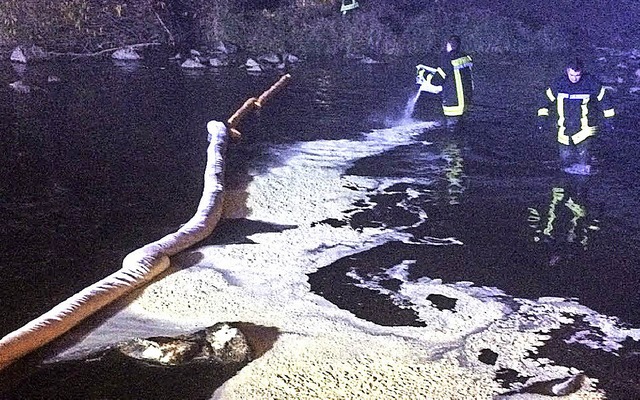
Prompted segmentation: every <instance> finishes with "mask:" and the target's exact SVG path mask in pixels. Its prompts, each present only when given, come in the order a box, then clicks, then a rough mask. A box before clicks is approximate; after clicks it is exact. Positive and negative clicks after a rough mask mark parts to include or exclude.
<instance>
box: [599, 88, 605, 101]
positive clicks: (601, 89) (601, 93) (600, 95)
mask: <svg viewBox="0 0 640 400" xmlns="http://www.w3.org/2000/svg"><path fill="white" fill-rule="evenodd" d="M605 93H606V90H605V88H604V87H601V88H600V93H598V101H602V99H604V94H605Z"/></svg>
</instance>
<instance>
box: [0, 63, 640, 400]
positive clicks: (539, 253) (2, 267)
mask: <svg viewBox="0 0 640 400" xmlns="http://www.w3.org/2000/svg"><path fill="white" fill-rule="evenodd" d="M477 59H479V61H477V65H476V70H475V72H476V95H475V98H474V100H475V105H474V108H473V110H472V114H471V117H470V118H469V121H467V124H466V125H465V127H464V129H463V130H462V132H461V133H460V134H459V135H457V136H452V134H450V133H447V132H445V131H443V130H439V129H433V130H425V131H424V132H422V133H421V134H420V135H419V136H418V137H416V138H415V140H414V141H412V142H411V143H409V144H403V145H400V146H397V147H395V148H393V149H391V150H389V151H386V152H384V153H382V154H379V155H375V156H370V157H364V158H361V159H359V160H357V161H356V162H355V163H354V164H353V165H352V167H351V168H350V169H349V170H348V171H347V173H348V174H350V175H358V176H364V177H370V178H372V179H374V180H377V181H378V182H379V183H380V184H379V186H378V187H376V188H375V190H371V191H370V193H368V194H367V196H368V198H367V200H368V201H367V202H366V203H365V202H363V203H360V204H354V205H353V207H352V209H351V210H345V217H344V219H343V220H341V221H324V223H329V224H348V225H350V226H352V227H353V228H354V229H363V228H367V227H374V228H384V227H386V228H390V229H396V230H398V231H401V232H403V233H407V234H409V235H410V236H411V237H412V238H413V239H412V242H410V243H406V242H402V243H401V242H391V243H386V244H384V245H381V246H379V247H376V248H374V249H372V250H369V251H366V252H363V253H361V254H358V255H356V256H351V257H349V258H346V259H344V260H340V261H338V262H336V263H334V264H332V265H330V266H327V267H325V268H322V269H320V270H319V271H318V272H317V273H315V274H313V275H311V276H310V278H309V279H310V283H311V286H312V290H314V291H316V292H317V293H321V294H323V295H324V296H325V297H326V298H327V299H328V300H330V301H332V302H333V303H335V304H336V305H338V306H340V307H343V308H345V309H349V310H351V311H352V312H353V313H355V314H356V315H358V316H360V317H362V318H365V319H368V320H371V321H373V322H376V323H378V324H382V325H414V324H416V325H419V324H420V323H421V322H420V321H419V319H418V318H417V316H416V314H415V313H414V312H413V311H412V309H411V308H410V307H403V299H402V297H401V296H400V295H399V291H398V288H399V286H400V285H401V284H402V283H404V282H415V281H417V280H420V279H441V280H442V281H443V282H451V283H455V282H473V284H474V285H475V287H483V288H486V293H487V294H486V295H487V296H496V293H501V294H500V296H501V297H504V299H505V300H504V301H505V302H506V303H509V298H510V297H518V298H528V299H536V298H538V297H561V298H572V299H575V300H576V301H577V302H579V303H581V304H583V305H585V306H587V307H589V308H591V309H593V310H594V311H595V312H597V313H600V314H602V315H606V316H611V317H616V318H618V319H619V322H616V323H615V324H614V325H616V326H618V327H620V326H628V327H631V328H638V327H639V326H640V297H639V296H640V295H639V293H640V279H639V276H640V275H639V273H638V265H640V262H639V261H640V260H639V255H638V254H639V253H638V248H639V246H640V242H639V240H638V239H640V218H639V217H640V215H639V213H640V211H639V210H640V207H638V200H637V199H638V196H637V190H636V189H635V187H636V182H637V180H638V178H640V176H638V175H639V173H638V170H637V168H636V167H635V165H636V163H637V160H636V158H637V157H636V155H637V154H638V153H639V152H640V149H639V148H638V147H639V146H640V144H638V143H637V141H636V140H635V138H636V136H637V134H638V128H637V126H638V122H640V121H638V117H637V110H638V105H640V99H638V98H636V97H634V96H633V95H630V94H626V93H628V89H629V87H628V85H630V84H624V85H618V86H617V87H616V89H617V90H618V91H617V92H616V106H617V108H618V110H619V114H620V118H619V124H618V130H617V132H616V133H615V135H613V136H609V137H605V138H604V139H603V140H602V141H601V142H600V143H599V144H600V146H599V148H598V151H597V152H596V156H597V158H598V165H597V168H598V173H597V174H596V175H594V176H592V177H588V178H584V177H581V178H576V177H571V176H567V175H565V174H563V173H560V172H559V169H558V167H557V162H556V161H557V160H556V159H557V157H556V149H555V145H554V143H553V135H552V134H547V135H546V136H540V135H539V134H538V133H536V132H535V130H534V129H533V127H534V120H533V115H534V112H535V111H534V110H535V103H536V101H535V98H534V92H535V91H541V90H542V89H543V82H542V81H541V80H540V79H539V77H540V76H549V77H551V76H553V75H554V74H555V72H556V70H555V69H554V64H552V63H549V64H548V65H546V64H538V63H536V64H534V63H532V61H531V60H532V58H527V59H526V62H525V60H524V59H523V60H516V59H513V58H511V59H508V60H507V59H505V60H500V59H495V60H483V59H482V58H481V57H477ZM539 59H542V60H544V58H539ZM616 62H617V61H616ZM627 62H628V63H633V62H634V61H632V60H627ZM415 63H416V62H415V60H410V61H407V62H406V63H398V64H394V65H373V66H372V65H367V66H365V65H352V66H350V67H346V66H344V65H340V66H338V65H314V66H302V67H301V68H299V69H298V70H294V71H291V72H292V75H293V80H292V84H291V86H290V87H289V88H288V89H287V90H286V95H283V96H281V97H279V98H278V99H277V100H276V101H274V102H273V103H272V104H270V105H268V106H267V108H266V109H265V110H264V111H263V112H262V114H261V115H260V116H259V117H256V118H252V119H251V120H249V121H247V123H246V124H244V125H243V126H242V127H241V130H242V132H243V133H244V136H243V138H242V140H241V141H239V142H238V143H236V144H234V145H232V147H231V148H230V150H229V155H228V157H229V160H228V162H227V165H228V168H229V171H228V175H229V184H230V185H232V186H234V187H241V186H242V185H244V184H245V183H246V182H247V181H248V180H249V179H250V176H249V175H248V171H249V170H250V168H255V166H256V165H259V166H261V167H262V168H268V167H269V166H272V165H275V163H277V162H278V159H277V158H273V159H272V157H273V152H269V151H268V149H270V148H272V147H273V146H274V145H287V144H292V143H294V142H298V141H310V142H313V141H318V140H333V139H351V140H357V139H358V138H360V137H361V134H362V133H363V132H368V131H370V130H371V129H373V128H380V127H388V126H392V125H397V124H400V123H402V122H403V121H404V122H406V120H407V116H408V115H409V114H411V111H412V110H413V111H415V112H414V115H416V114H419V115H420V116H423V117H425V116H426V118H431V117H433V118H435V117H436V116H437V112H434V111H433V109H427V110H425V109H424V108H425V107H427V108H429V107H432V105H433V102H432V101H424V99H418V98H417V96H416V95H415V93H416V90H417V88H416V87H415V85H414V83H413V82H414V76H413V74H414V71H415V68H414V66H415ZM614 65H615V64H614ZM598 66H599V67H600V68H601V72H607V73H611V68H608V67H607V65H598ZM632 67H633V65H632ZM620 73H622V72H620ZM21 74H23V75H22V76H23V77H24V78H25V79H26V80H29V81H30V82H31V83H32V86H34V87H38V89H35V90H33V91H32V92H31V93H30V94H26V95H25V94H18V93H14V92H12V91H11V90H10V89H9V88H8V87H7V85H3V86H2V88H1V89H0V111H1V112H2V121H1V122H0V129H1V130H2V141H1V143H2V148H1V149H0V150H1V152H0V163H1V168H2V171H3V177H2V183H1V186H0V194H1V197H0V210H1V212H2V215H3V225H2V227H1V228H0V239H1V240H0V243H1V244H0V246H2V247H1V248H0V250H1V254H2V263H1V264H0V276H1V278H0V279H2V283H3V292H2V294H0V308H1V311H2V313H0V329H1V330H2V332H0V333H1V334H2V335H4V334H6V333H8V332H10V331H11V330H13V329H16V328H18V327H19V326H21V325H22V324H24V323H25V322H27V321H28V320H30V319H32V318H34V317H36V316H38V315H40V314H41V313H43V312H44V311H46V310H48V309H49V308H51V307H52V306H53V305H55V304H57V303H58V302H59V301H61V300H63V299H64V298H66V297H68V296H70V295H71V294H73V293H75V292H76V291H78V290H80V289H81V288H83V287H85V286H86V285H88V284H90V283H93V282H95V281H96V280H98V279H100V278H102V277H104V276H105V275H107V274H109V273H110V272H112V271H113V270H115V269H117V268H119V264H120V261H121V260H122V258H123V257H124V256H125V255H126V254H127V253H129V252H130V251H131V250H133V249H135V248H138V247H140V246H141V245H143V244H146V243H148V242H150V241H153V240H155V239H157V238H159V237H161V236H162V235H164V234H166V233H169V232H172V231H174V230H175V229H176V227H178V226H179V225H180V224H181V223H183V222H185V221H186V220H187V219H188V218H189V217H190V216H191V215H192V213H193V211H194V209H195V205H196V204H197V201H198V199H199V196H200V190H201V184H202V181H201V179H202V178H201V175H202V171H203V168H204V161H205V159H204V157H205V151H204V149H205V148H206V145H207V143H206V132H205V129H204V127H205V124H206V122H207V121H208V120H210V119H217V120H224V119H226V117H228V116H229V115H230V114H231V113H232V112H233V111H234V110H235V109H236V108H237V107H238V106H239V105H240V104H242V103H243V102H244V100H245V99H246V98H247V97H249V96H253V95H255V94H258V93H259V92H261V91H262V90H264V89H265V88H266V87H268V86H269V85H270V84H271V83H273V82H274V81H275V80H276V79H277V77H276V76H275V75H267V76H248V75H246V74H245V73H244V72H242V71H240V70H236V69H229V70H222V71H218V72H214V71H212V70H207V71H205V72H197V73H192V72H185V71H180V70H179V69H178V68H177V67H176V66H175V65H172V64H167V63H164V62H160V63H157V64H156V63H152V62H149V63H146V64H143V65H141V66H139V67H137V68H131V67H127V68H122V67H116V66H113V65H112V64H111V63H110V62H105V63H95V62H90V63H79V64H73V65H67V64H60V65H52V64H42V65H37V66H34V67H32V68H30V69H29V70H27V71H26V72H21V71H18V70H14V69H13V67H12V66H11V65H9V64H3V65H1V67H0V78H2V81H3V82H6V83H9V82H12V81H14V80H17V79H18V78H19V77H20V76H21ZM50 75H56V76H58V77H60V82H58V83H47V82H46V81H47V79H46V78H47V77H48V76H50ZM372 76H375V77H376V79H371V77H372ZM625 85H626V86H625ZM407 99H410V100H409V102H407ZM359 190H362V188H360V189H359ZM347 211H348V212H347ZM225 232H226V233H225ZM225 234H227V235H229V237H232V236H233V235H234V234H237V233H236V232H233V230H229V231H225V230H222V231H220V233H219V234H218V238H217V239H216V240H224V239H223V238H221V237H220V235H222V236H224V235H225ZM447 238H455V241H447V240H445V239H447ZM399 271H400V272H402V273H399ZM429 300H430V301H432V302H433V303H434V306H437V307H441V308H443V309H447V307H449V308H451V303H450V301H451V299H446V298H432V299H429ZM581 324H584V325H585V326H582V325H581ZM578 325H579V326H578ZM578 329H583V330H586V331H588V332H590V333H591V334H592V335H593V337H594V338H593V342H594V343H596V344H597V346H596V347H599V348H600V350H589V349H587V346H585V345H580V344H576V345H574V346H573V347H569V348H567V347H562V346H560V345H559V344H558V343H562V340H560V339H567V338H570V337H572V336H571V335H572V334H573V333H575V331H576V330H578ZM600 334H601V333H600V332H597V330H595V329H594V328H593V327H592V326H589V324H587V323H586V322H584V321H578V322H577V323H576V326H575V327H569V328H567V332H559V333H558V336H559V339H558V342H554V343H553V345H549V346H548V348H545V349H544V350H542V352H545V351H548V352H549V357H550V358H554V357H555V358H554V359H556V360H558V362H559V363H560V362H561V360H562V359H563V358H565V357H568V358H570V359H571V363H574V364H578V365H583V366H581V368H583V369H585V370H587V371H588V372H589V373H590V374H592V375H593V376H597V377H598V378H600V379H601V380H602V381H603V382H604V383H603V384H604V385H609V386H608V387H607V388H608V389H611V388H612V387H613V388H614V389H616V390H618V392H616V393H625V390H626V391H629V390H631V389H630V388H633V387H635V388H637V387H638V381H637V378H636V377H637V374H636V372H638V371H640V361H639V358H638V350H637V349H638V345H637V342H634V341H633V340H631V339H627V342H626V343H625V344H624V346H623V347H621V348H620V349H618V351H617V355H612V353H610V352H608V351H605V350H606V349H602V348H603V347H604V346H603V345H602V343H604V340H600V341H599V340H598V339H597V337H598V335H600ZM562 335H565V336H564V337H563V336H562ZM567 340H568V339H567ZM576 358H577V359H576ZM603 364H606V365H611V366H612V368H614V369H615V371H616V372H615V373H613V372H611V371H607V370H605V369H604V368H603V367H602V365H603ZM625 370H629V371H631V372H620V371H625ZM634 371H635V372H634ZM616 374H617V376H618V377H617V378H612V376H613V375H616ZM611 379H613V380H611ZM616 379H618V380H616ZM634 379H635V380H634ZM625 380H626V382H627V383H626V384H622V383H620V382H621V381H625ZM611 382H613V383H611ZM629 382H631V383H629ZM616 385H617V386H616ZM620 388H622V389H620ZM613 398H615V397H613ZM621 398H624V397H621ZM631 398H633V397H631Z"/></svg>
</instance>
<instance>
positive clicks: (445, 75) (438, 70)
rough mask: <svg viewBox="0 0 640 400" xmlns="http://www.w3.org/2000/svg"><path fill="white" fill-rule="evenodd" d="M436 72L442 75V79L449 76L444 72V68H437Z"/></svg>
mask: <svg viewBox="0 0 640 400" xmlns="http://www.w3.org/2000/svg"><path fill="white" fill-rule="evenodd" d="M436 72H437V73H438V74H439V75H440V76H441V77H442V79H444V78H446V77H447V74H446V73H445V72H444V70H443V69H442V68H440V67H438V69H437V70H436Z"/></svg>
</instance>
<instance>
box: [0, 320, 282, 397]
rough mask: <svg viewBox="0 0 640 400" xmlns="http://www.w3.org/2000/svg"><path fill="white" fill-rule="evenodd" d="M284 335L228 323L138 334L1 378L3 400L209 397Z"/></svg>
mask: <svg viewBox="0 0 640 400" xmlns="http://www.w3.org/2000/svg"><path fill="white" fill-rule="evenodd" d="M278 336H279V330H278V329H277V328H274V327H266V326H260V325H254V324H250V323H243V322H229V323H226V322H225V323H218V324H215V325H213V326H211V327H208V328H205V329H203V330H200V331H197V332H193V333H189V334H184V335H178V336H173V337H169V336H159V337H148V338H135V339H131V340H127V341H124V342H120V343H117V344H115V345H110V346H109V347H108V348H101V349H100V350H96V351H94V352H91V353H86V352H81V353H78V355H79V356H80V358H75V357H73V358H71V359H68V358H67V359H65V360H59V361H54V362H47V363H43V364H41V365H38V366H37V368H36V369H35V370H33V371H32V372H31V373H28V374H24V376H23V377H22V378H17V379H14V380H12V381H11V382H8V381H2V380H0V398H2V399H3V400H5V399H6V400H22V399H50V398H55V399H59V400H76V399H94V398H100V399H123V400H125V399H131V400H146V399H149V400H160V399H171V400H174V399H209V398H211V396H212V393H213V392H214V391H215V390H216V389H217V388H218V387H219V386H221V385H222V384H223V383H224V382H225V381H227V380H228V379H229V378H231V377H232V376H234V375H235V374H236V373H237V372H238V371H239V370H240V369H242V368H243V367H244V366H245V365H247V364H248V363H249V362H250V361H252V360H254V359H257V358H259V357H261V356H262V355H263V354H264V353H265V352H267V351H268V350H270V349H271V347H272V346H273V344H274V343H275V341H276V340H277V338H278ZM3 384H5V386H6V387H2V386H3ZM5 393H6V394H7V395H6V396H5ZM97 394H99V396H98V397H96V395H97Z"/></svg>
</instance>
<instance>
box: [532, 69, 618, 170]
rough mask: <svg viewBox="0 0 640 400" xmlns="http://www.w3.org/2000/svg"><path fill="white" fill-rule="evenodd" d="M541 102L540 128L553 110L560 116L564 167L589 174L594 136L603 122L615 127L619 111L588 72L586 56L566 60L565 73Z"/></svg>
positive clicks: (560, 148)
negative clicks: (585, 62)
mask: <svg viewBox="0 0 640 400" xmlns="http://www.w3.org/2000/svg"><path fill="white" fill-rule="evenodd" d="M554 104H555V107H552V106H553V105H554ZM540 105H541V107H540V108H539V109H538V117H539V120H538V130H540V131H543V130H544V128H545V125H547V124H546V120H547V118H548V117H549V115H550V113H551V112H553V113H555V117H557V122H556V126H557V128H558V136H557V140H558V145H559V152H560V161H561V168H562V169H563V170H564V171H565V172H567V173H571V174H580V175H589V174H590V173H591V155H590V154H589V146H590V144H591V141H592V138H593V137H594V136H595V135H596V133H597V131H598V125H599V124H601V123H602V124H603V125H604V127H605V128H606V129H607V130H612V129H613V126H612V124H611V122H610V121H611V120H610V118H611V117H613V116H614V115H615V111H614V109H613V107H612V106H611V104H610V103H609V101H608V96H606V90H605V88H604V87H603V86H602V83H600V81H598V79H596V78H595V77H594V76H592V75H590V74H587V73H585V72H584V66H583V63H582V60H580V59H579V58H574V59H572V60H570V61H569V62H568V63H567V64H566V66H565V73H564V74H563V75H562V76H561V77H560V78H558V79H556V80H555V82H553V84H551V86H549V87H548V88H547V90H546V91H545V96H544V97H543V98H542V100H541V104H540Z"/></svg>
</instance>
